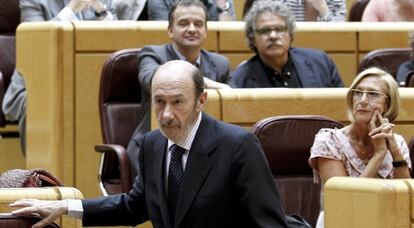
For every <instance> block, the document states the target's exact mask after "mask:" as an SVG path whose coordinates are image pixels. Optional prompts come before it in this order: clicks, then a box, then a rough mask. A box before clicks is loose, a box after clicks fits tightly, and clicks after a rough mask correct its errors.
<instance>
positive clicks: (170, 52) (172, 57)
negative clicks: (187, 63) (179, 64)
mask: <svg viewBox="0 0 414 228" xmlns="http://www.w3.org/2000/svg"><path fill="white" fill-rule="evenodd" d="M165 49H166V50H167V56H166V57H167V61H170V60H179V59H180V57H178V55H177V53H175V51H174V48H173V46H172V44H167V45H166V47H165Z"/></svg>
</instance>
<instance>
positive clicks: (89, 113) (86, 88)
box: [75, 54, 108, 197]
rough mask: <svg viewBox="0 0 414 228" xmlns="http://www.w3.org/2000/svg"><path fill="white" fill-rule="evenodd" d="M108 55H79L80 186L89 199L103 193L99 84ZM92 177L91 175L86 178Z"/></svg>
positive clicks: (77, 129) (78, 168)
mask: <svg viewBox="0 0 414 228" xmlns="http://www.w3.org/2000/svg"><path fill="white" fill-rule="evenodd" d="M107 57H108V54H76V59H75V63H76V66H77V67H76V95H75V102H76V107H77V108H76V112H75V125H76V126H77V127H76V128H75V142H76V152H75V153H76V160H75V165H76V170H78V172H76V173H75V179H76V187H77V188H78V189H79V190H81V191H82V192H84V194H85V197H95V196H99V195H101V194H102V193H101V192H100V190H99V181H98V177H97V175H98V170H99V163H100V154H99V153H97V152H95V150H94V145H96V144H101V143H102V133H101V125H100V122H99V106H98V95H99V83H100V79H101V69H102V66H103V64H104V62H105V60H106V58H107ZM85 174H89V175H85Z"/></svg>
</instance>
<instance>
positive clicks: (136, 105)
mask: <svg viewBox="0 0 414 228" xmlns="http://www.w3.org/2000/svg"><path fill="white" fill-rule="evenodd" d="M139 50H140V49H124V50H121V51H117V52H115V53H113V54H111V55H110V56H109V57H108V59H107V60H106V62H105V64H104V66H103V68H102V74H101V82H100V91H99V113H100V120H101V128H102V138H103V142H104V144H112V146H109V147H105V146H103V147H102V146H96V147H95V150H97V151H99V152H103V153H104V154H103V156H102V161H101V167H100V171H99V175H100V178H101V183H100V184H101V189H102V191H103V193H104V194H117V193H121V192H127V191H129V189H130V188H131V177H130V168H129V160H128V157H127V155H126V153H125V148H126V147H127V145H128V142H129V140H130V139H131V136H132V133H133V132H134V130H135V128H136V127H137V126H138V123H139V122H140V121H141V119H142V117H141V111H142V110H141V108H142V106H141V88H140V85H139V81H138V52H139ZM109 148H112V149H109ZM113 152H115V153H113Z"/></svg>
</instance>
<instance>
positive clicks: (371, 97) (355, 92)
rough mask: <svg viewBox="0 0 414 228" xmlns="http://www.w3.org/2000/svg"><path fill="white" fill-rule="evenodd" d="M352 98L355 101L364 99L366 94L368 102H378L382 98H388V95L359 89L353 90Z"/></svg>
mask: <svg viewBox="0 0 414 228" xmlns="http://www.w3.org/2000/svg"><path fill="white" fill-rule="evenodd" d="M351 94H352V97H353V98H355V99H358V100H359V99H362V97H363V96H364V94H366V96H367V98H368V100H376V99H378V98H380V97H381V96H384V97H388V96H387V95H386V94H384V93H382V92H380V91H375V90H359V89H351Z"/></svg>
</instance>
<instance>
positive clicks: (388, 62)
mask: <svg viewBox="0 0 414 228" xmlns="http://www.w3.org/2000/svg"><path fill="white" fill-rule="evenodd" d="M411 53H412V50H411V48H385V49H377V50H374V51H371V52H369V53H368V54H366V55H365V57H364V59H362V61H361V63H360V64H359V69H358V71H359V72H361V71H363V70H365V69H367V68H369V67H374V66H375V67H379V68H381V69H383V70H385V71H387V72H388V73H390V74H391V75H392V76H394V78H396V77H397V72H398V67H399V66H400V65H401V64H402V63H403V62H405V61H408V60H410V54H411Z"/></svg>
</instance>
